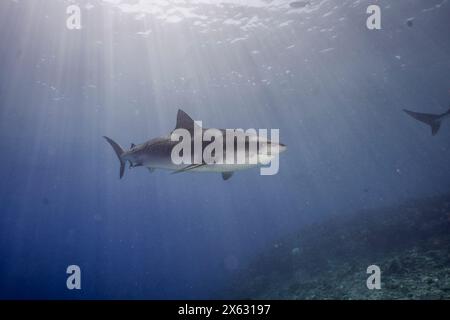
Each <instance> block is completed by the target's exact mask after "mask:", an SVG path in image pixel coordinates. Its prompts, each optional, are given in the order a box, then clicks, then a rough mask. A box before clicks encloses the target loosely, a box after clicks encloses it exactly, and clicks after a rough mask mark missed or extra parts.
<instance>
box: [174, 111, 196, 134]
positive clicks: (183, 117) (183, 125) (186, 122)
mask: <svg viewBox="0 0 450 320" xmlns="http://www.w3.org/2000/svg"><path fill="white" fill-rule="evenodd" d="M195 126H197V125H196V124H195V122H194V120H192V118H191V117H190V116H189V115H188V114H187V113H186V112H184V111H183V110H181V109H178V113H177V125H176V127H175V129H186V130H188V131H194V127H195Z"/></svg>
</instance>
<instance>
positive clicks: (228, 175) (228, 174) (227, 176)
mask: <svg viewBox="0 0 450 320" xmlns="http://www.w3.org/2000/svg"><path fill="white" fill-rule="evenodd" d="M233 173H234V172H233V171H229V172H222V179H223V180H225V181H226V180H228V179H230V178H231V177H232V176H233Z"/></svg>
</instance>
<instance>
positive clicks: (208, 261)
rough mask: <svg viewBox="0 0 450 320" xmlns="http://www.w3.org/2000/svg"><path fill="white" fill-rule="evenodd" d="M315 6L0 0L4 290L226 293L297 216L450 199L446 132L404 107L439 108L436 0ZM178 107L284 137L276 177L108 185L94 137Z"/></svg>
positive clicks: (159, 131)
mask: <svg viewBox="0 0 450 320" xmlns="http://www.w3.org/2000/svg"><path fill="white" fill-rule="evenodd" d="M309 2H310V3H309V4H308V5H306V6H305V7H300V8H293V7H292V6H290V1H282V0H273V1H269V0H267V1H264V0H252V1H248V2H247V1H246V2H244V1H239V0H222V1H220V2H219V1H217V2H216V1H202V0H195V1H156V2H155V1H145V0H141V1H126V0H116V1H112V0H108V1H106V0H105V1H100V0H89V1H88V0H85V1H82V0H80V1H62V0H49V1H45V2H44V1H32V0H16V1H14V0H4V1H2V2H1V3H0V40H1V41H0V70H1V72H0V150H1V155H2V156H1V158H0V298H7V299H9V298H19V299H24V298H33V299H49V298H61V299H73V298H76V299H103V298H106V299H196V298H206V299H208V298H216V297H224V292H225V291H224V288H226V287H227V285H228V284H229V282H230V280H231V279H232V278H233V276H234V275H235V274H237V273H239V271H240V270H242V269H243V268H245V266H246V265H247V264H248V263H250V261H251V260H252V258H254V257H255V256H257V255H258V254H259V253H261V252H263V251H264V250H265V249H266V248H271V247H272V246H273V244H274V243H275V242H276V241H277V239H278V238H280V237H282V236H284V235H286V234H289V233H290V232H293V231H295V230H296V229H297V228H299V227H300V226H302V225H304V224H307V223H310V222H312V221H319V220H322V219H327V217H328V216H330V215H333V216H336V215H340V214H342V215H344V214H346V213H349V212H354V211H357V210H360V209H364V208H375V209H376V208H383V207H386V206H389V205H396V204H399V203H402V202H403V201H405V200H406V199H412V198H420V197H426V196H433V195H439V194H443V193H446V192H448V191H450V170H449V169H448V165H449V159H450V148H449V146H450V145H449V141H450V126H449V123H448V122H443V125H442V128H441V130H440V131H439V133H438V134H437V135H436V136H434V137H433V136H431V132H430V129H429V128H428V127H426V125H424V124H421V123H419V122H417V121H415V120H414V119H412V118H411V117H409V116H407V115H406V114H405V113H404V112H403V111H402V109H409V110H413V111H418V112H427V113H435V114H438V113H443V112H445V111H447V110H448V109H449V108H450V38H449V36H448V35H449V31H450V3H449V1H448V0H427V1H424V0H400V1H387V0H384V1H383V0H380V1H368V0H363V1H355V0H351V1H332V0H320V1H319V0H317V1H312V0H311V1H309ZM373 3H375V4H377V5H379V6H380V8H381V13H382V16H381V19H382V20H381V23H382V28H381V30H368V29H367V27H366V19H367V18H368V16H369V15H368V14H367V13H366V9H367V7H368V6H369V5H370V4H373ZM74 4H75V5H78V6H79V7H80V8H81V17H82V20H81V21H82V29H81V30H70V29H68V28H67V27H66V20H67V18H68V16H69V15H68V14H67V13H66V9H67V7H68V6H69V5H74ZM179 108H181V109H183V110H185V111H186V112H187V113H188V114H190V115H191V116H192V117H193V118H194V119H195V120H201V121H203V124H204V125H205V126H207V127H218V128H269V129H270V128H277V129H280V139H281V141H282V142H283V143H285V144H286V145H287V146H288V150H287V151H286V152H285V153H283V154H281V156H280V172H279V173H278V174H277V175H274V176H260V175H259V170H257V169H253V170H248V171H242V172H237V173H236V174H235V175H234V176H233V177H232V178H231V179H230V180H228V181H223V180H222V178H221V177H220V175H219V174H213V173H204V174H177V175H171V174H169V173H168V172H165V171H156V172H154V173H152V174H150V173H148V172H147V170H145V169H144V168H135V169H132V170H128V169H127V171H126V173H125V177H124V179H122V180H120V179H119V163H118V161H117V158H116V156H115V155H114V153H113V151H112V149H111V147H110V146H109V145H108V144H107V143H106V142H105V141H104V139H103V138H102V136H104V135H106V136H110V137H111V138H113V139H114V140H116V141H117V142H119V143H121V144H122V145H123V146H126V147H128V146H129V144H130V143H142V142H144V141H146V140H148V139H150V138H152V137H156V136H164V135H166V134H168V133H169V132H170V131H171V130H172V129H173V128H174V126H175V120H176V113H177V110H178V109H179ZM318 250H320V248H318ZM73 264H75V265H78V266H80V268H81V274H82V278H81V279H82V289H81V290H68V289H67V288H66V279H67V277H68V275H67V274H66V268H67V266H69V265H73Z"/></svg>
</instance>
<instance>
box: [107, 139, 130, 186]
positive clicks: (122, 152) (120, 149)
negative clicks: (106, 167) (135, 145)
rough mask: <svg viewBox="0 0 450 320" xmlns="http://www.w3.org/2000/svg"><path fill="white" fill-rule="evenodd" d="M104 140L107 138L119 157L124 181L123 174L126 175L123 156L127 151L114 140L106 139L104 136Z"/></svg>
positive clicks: (121, 175)
mask: <svg viewBox="0 0 450 320" xmlns="http://www.w3.org/2000/svg"><path fill="white" fill-rule="evenodd" d="M103 138H105V139H106V141H108V143H109V144H110V145H111V147H112V148H113V149H114V151H115V152H116V155H117V157H118V158H119V161H120V179H122V177H123V174H124V173H125V161H124V160H123V159H122V155H123V154H124V152H125V151H124V150H123V149H122V147H121V146H120V145H119V144H118V143H116V142H115V141H114V140H112V139H110V138H108V137H105V136H103Z"/></svg>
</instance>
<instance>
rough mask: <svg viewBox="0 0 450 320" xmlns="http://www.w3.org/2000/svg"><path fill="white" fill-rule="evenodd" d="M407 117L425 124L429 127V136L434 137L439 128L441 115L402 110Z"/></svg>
mask: <svg viewBox="0 0 450 320" xmlns="http://www.w3.org/2000/svg"><path fill="white" fill-rule="evenodd" d="M403 111H405V112H406V113H407V114H408V115H410V116H411V117H413V118H414V119H416V120H419V121H421V122H423V123H426V124H427V125H429V126H430V127H431V134H432V135H433V136H434V135H436V133H438V131H439V129H440V127H441V119H440V118H441V115H436V114H429V113H419V112H413V111H409V110H406V109H403Z"/></svg>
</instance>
